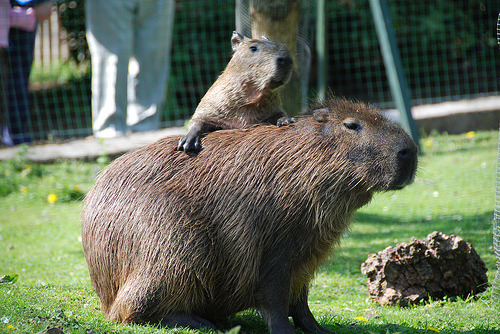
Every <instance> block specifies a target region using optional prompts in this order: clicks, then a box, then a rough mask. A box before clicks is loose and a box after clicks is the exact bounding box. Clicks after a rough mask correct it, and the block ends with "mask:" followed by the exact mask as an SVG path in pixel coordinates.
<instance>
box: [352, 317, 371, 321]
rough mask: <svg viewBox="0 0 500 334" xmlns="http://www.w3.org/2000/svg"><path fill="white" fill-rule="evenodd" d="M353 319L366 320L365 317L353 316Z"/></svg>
mask: <svg viewBox="0 0 500 334" xmlns="http://www.w3.org/2000/svg"><path fill="white" fill-rule="evenodd" d="M354 320H360V321H368V319H366V318H365V317H355V318H354Z"/></svg>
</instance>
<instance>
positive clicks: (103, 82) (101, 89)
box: [86, 0, 175, 137]
mask: <svg viewBox="0 0 500 334" xmlns="http://www.w3.org/2000/svg"><path fill="white" fill-rule="evenodd" d="M174 5H175V0H87V1H86V16H87V40H88V43H89V48H90V53H91V57H92V59H91V60H92V128H93V131H94V135H95V136H97V137H115V136H119V135H124V134H126V133H128V132H131V131H148V130H155V129H158V127H159V123H160V113H161V111H162V108H163V106H164V102H165V95H166V87H167V80H168V74H169V68H170V49H171V44H172V29H173V22H174V11H175V8H174Z"/></svg>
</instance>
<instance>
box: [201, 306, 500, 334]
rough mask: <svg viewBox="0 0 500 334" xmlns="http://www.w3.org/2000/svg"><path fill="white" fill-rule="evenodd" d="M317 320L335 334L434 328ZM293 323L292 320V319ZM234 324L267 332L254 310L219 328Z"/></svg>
mask: <svg viewBox="0 0 500 334" xmlns="http://www.w3.org/2000/svg"><path fill="white" fill-rule="evenodd" d="M317 320H318V322H319V323H320V325H321V326H323V327H325V328H327V329H329V330H331V331H333V332H334V333H337V334H342V333H345V334H354V333H367V334H371V333H377V334H378V333H383V334H388V333H393V334H395V333H435V332H436V330H435V329H429V328H424V327H425V325H423V326H422V327H423V328H417V327H413V326H409V325H401V324H391V323H385V324H360V323H349V322H345V321H337V320H336V319H334V318H331V319H330V320H328V319H327V318H326V317H323V318H321V317H320V318H318V319H317ZM292 323H293V321H292ZM236 326H241V330H240V333H246V334H247V333H248V334H250V333H255V334H260V333H268V331H267V327H266V325H265V322H264V320H262V319H261V318H260V317H259V316H258V314H257V313H256V312H255V311H253V312H252V311H245V312H244V313H241V314H238V315H236V316H234V317H232V318H229V319H228V320H227V321H226V322H225V323H224V324H221V325H220V327H219V329H220V330H221V331H222V332H226V331H229V330H230V329H231V328H234V327H236ZM202 332H203V333H210V331H208V330H207V331H202ZM296 332H297V333H304V332H303V331H301V330H300V329H296ZM439 332H442V333H480V334H487V333H488V334H491V333H496V331H495V329H489V328H475V329H474V330H465V331H464V330H447V329H444V330H440V331H439Z"/></svg>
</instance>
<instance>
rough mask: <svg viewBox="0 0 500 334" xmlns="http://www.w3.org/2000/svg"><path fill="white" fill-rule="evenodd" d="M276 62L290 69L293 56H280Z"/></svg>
mask: <svg viewBox="0 0 500 334" xmlns="http://www.w3.org/2000/svg"><path fill="white" fill-rule="evenodd" d="M276 63H277V64H278V67H279V68H281V69H288V68H290V67H291V66H292V58H291V57H289V56H284V57H278V58H277V59H276Z"/></svg>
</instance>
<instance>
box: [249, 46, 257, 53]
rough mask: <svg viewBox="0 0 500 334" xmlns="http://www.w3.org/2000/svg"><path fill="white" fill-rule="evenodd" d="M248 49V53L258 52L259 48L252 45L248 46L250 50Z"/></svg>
mask: <svg viewBox="0 0 500 334" xmlns="http://www.w3.org/2000/svg"><path fill="white" fill-rule="evenodd" d="M249 49H250V52H257V50H258V49H259V48H257V46H256V45H252V46H250V48H249Z"/></svg>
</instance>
